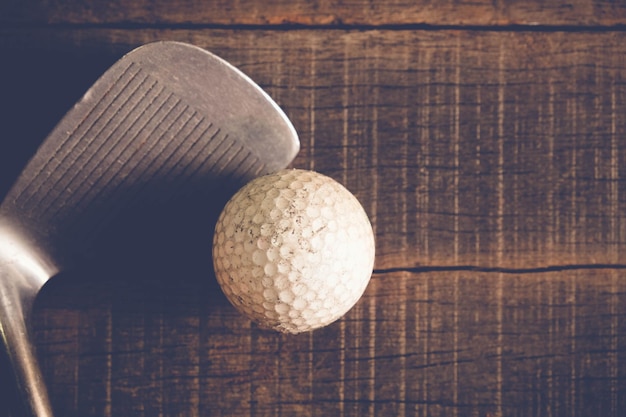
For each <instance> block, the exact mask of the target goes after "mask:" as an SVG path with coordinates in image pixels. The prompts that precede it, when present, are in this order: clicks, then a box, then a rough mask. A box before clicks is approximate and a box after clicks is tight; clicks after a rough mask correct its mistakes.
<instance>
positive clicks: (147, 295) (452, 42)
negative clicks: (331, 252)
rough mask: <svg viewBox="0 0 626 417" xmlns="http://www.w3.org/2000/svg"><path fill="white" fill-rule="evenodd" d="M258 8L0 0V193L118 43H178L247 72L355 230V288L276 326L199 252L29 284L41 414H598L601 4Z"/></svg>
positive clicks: (622, 113) (623, 319)
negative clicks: (370, 260) (359, 214)
mask: <svg viewBox="0 0 626 417" xmlns="http://www.w3.org/2000/svg"><path fill="white" fill-rule="evenodd" d="M266 3H269V2H263V1H255V0H241V1H236V2H231V1H227V0H213V1H207V2H203V1H200V0H177V1H170V2H167V1H156V2H150V1H148V0H142V1H134V2H127V1H122V0H117V1H110V2H96V1H87V0H82V1H81V0H69V1H64V2H61V1H58V2H55V1H42V0H30V1H24V2H18V1H8V2H3V3H2V4H1V5H0V56H1V57H2V58H0V59H1V60H2V64H1V65H0V67H1V68H0V75H1V79H0V86H1V87H0V102H1V103H2V104H1V105H2V108H1V109H0V110H1V111H0V123H1V125H2V126H3V128H2V130H3V136H2V139H1V141H0V147H1V148H0V174H1V175H0V194H4V192H6V190H7V188H8V187H9V186H10V184H11V182H12V181H13V179H14V178H15V176H16V175H17V174H18V173H19V171H20V169H21V166H22V165H23V164H24V162H25V161H26V160H27V158H28V156H29V155H30V154H32V152H33V150H34V149H35V148H36V146H37V145H38V144H39V143H40V142H41V140H42V139H43V138H44V137H45V135H46V133H47V132H48V131H49V130H50V129H51V128H52V126H53V125H54V124H55V122H56V121H57V120H59V118H60V117H62V115H63V113H64V112H65V111H66V110H67V109H68V108H69V107H70V106H71V104H72V103H73V102H74V101H75V100H76V99H77V98H79V97H80V95H81V94H82V93H83V92H84V91H85V89H86V88H87V87H88V86H89V85H90V84H91V83H92V82H93V81H94V80H95V79H96V78H97V77H98V76H99V75H100V73H102V72H103V71H104V70H105V69H106V68H107V67H108V66H109V65H111V64H112V63H113V62H114V61H115V60H116V59H117V58H119V57H120V56H121V55H122V54H123V53H125V52H127V51H129V50H131V49H132V48H134V47H135V46H138V45H140V44H143V43H146V42H149V41H153V40H159V39H170V40H180V41H186V42H190V43H193V44H196V45H199V46H201V47H203V48H206V49H208V50H210V51H212V52H214V53H216V54H218V55H220V56H222V57H223V58H225V59H227V60H228V61H230V62H232V63H233V64H234V65H236V66H238V67H239V68H241V69H242V70H243V71H244V72H246V73H247V74H248V75H250V76H251V77H252V78H253V79H254V80H255V81H257V82H258V83H259V84H260V85H261V86H263V87H264V88H265V89H266V90H267V92H268V93H269V94H270V95H271V96H272V97H273V98H274V99H275V100H276V101H277V102H278V103H279V104H280V105H281V106H282V107H283V109H284V110H285V112H286V113H287V114H288V116H289V117H290V118H291V120H292V121H293V123H294V125H295V126H296V128H297V130H298V132H299V134H300V138H301V141H302V150H301V152H300V154H299V155H298V157H297V159H296V160H295V162H294V164H293V165H294V166H295V167H300V168H310V169H315V170H317V171H320V172H322V173H325V174H327V175H330V176H332V177H334V178H335V179H337V180H339V181H340V182H342V183H343V184H344V185H346V186H347V187H348V188H349V189H350V190H352V191H353V192H354V193H355V194H356V196H357V197H358V198H359V199H360V200H361V202H362V203H363V205H364V207H365V208H366V210H367V212H368V214H369V215H370V217H371V220H372V223H373V226H374V228H375V232H376V237H377V257H376V265H375V271H374V274H373V277H372V280H371V283H370V285H369V287H368V289H367V291H366V293H365V295H364V297H363V298H362V299H361V301H359V303H358V304H357V305H356V306H355V308H354V309H353V310H351V311H350V312H349V314H348V315H347V316H346V317H345V318H344V319H342V320H340V321H339V322H337V323H335V324H333V325H331V326H329V327H327V328H325V329H322V330H318V331H315V332H313V333H310V334H304V335H298V336H287V335H281V334H276V333H271V332H267V331H263V330H260V329H258V328H257V327H256V326H255V325H253V324H251V323H250V322H249V321H248V320H246V319H244V318H243V317H241V316H240V315H239V314H238V313H237V312H236V311H235V310H234V309H233V308H232V307H231V306H230V305H229V304H228V302H227V301H226V299H225V298H224V296H223V295H222V294H221V293H220V292H219V289H218V287H217V285H216V284H215V282H214V277H213V275H212V272H211V267H210V254H209V252H208V250H206V251H204V249H203V248H199V250H198V255H201V256H200V257H201V258H202V261H201V262H198V263H197V264H194V267H193V268H190V267H186V266H185V265H182V266H181V265H178V266H171V267H170V268H165V269H163V270H162V271H161V272H162V273H161V274H154V273H153V271H152V272H151V273H142V270H141V269H137V270H133V271H124V270H123V269H119V270H116V269H115V268H110V267H108V266H107V265H93V266H92V268H91V269H90V270H89V271H82V272H81V273H80V274H79V273H73V274H71V273H68V274H65V275H60V276H58V277H55V278H53V279H52V280H51V281H50V282H49V283H48V285H47V286H46V287H45V288H44V290H43V292H42V293H41V294H40V297H39V299H38V301H37V306H36V311H35V317H34V324H35V329H34V330H35V339H36V342H37V348H38V354H39V358H40V361H41V364H42V367H43V372H44V374H45V378H46V381H47V384H48V386H49V390H50V393H51V399H52V402H53V406H54V408H55V410H56V413H57V416H60V417H63V416H65V417H67V416H77V417H78V416H80V417H86V416H150V417H156V416H256V417H258V416H374V415H376V416H477V417H478V416H480V417H487V416H490V417H496V416H546V417H549V416H555V417H556V416H564V417H565V416H567V417H574V416H606V417H608V416H614V417H617V416H623V415H624V413H626V261H625V259H626V58H625V56H626V33H625V30H624V29H625V27H626V26H625V24H626V2H624V1H616V2H606V1H600V0H573V1H569V2H565V1H560V0H557V1H554V2H543V1H539V0H528V1H524V2H521V1H507V0H498V1H487V0H477V1H474V2H458V1H440V2H430V1H426V0H418V1H415V2H404V1H398V0H390V1H385V2H382V1H381V2H378V3H376V2H367V1H360V0H355V1H352V2H333V1H330V0H319V1H315V2H308V1H289V0H280V1H276V2H271V3H272V4H266ZM210 238H211V237H210V236H207V242H208V241H209V240H210ZM207 245H208V243H207Z"/></svg>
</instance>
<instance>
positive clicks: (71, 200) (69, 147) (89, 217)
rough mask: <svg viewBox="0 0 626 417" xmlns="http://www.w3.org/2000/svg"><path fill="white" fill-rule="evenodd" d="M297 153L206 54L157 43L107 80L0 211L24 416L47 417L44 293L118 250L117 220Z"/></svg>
mask: <svg viewBox="0 0 626 417" xmlns="http://www.w3.org/2000/svg"><path fill="white" fill-rule="evenodd" d="M298 150H299V141H298V137H297V134H296V132H295V130H294V128H293V126H292V124H291V123H290V121H289V120H288V118H287V117H286V116H285V114H284V113H283V112H282V111H281V110H280V108H279V107H278V105H277V104H276V103H275V102H274V101H272V99H271V98H270V97H269V96H268V95H267V94H266V93H265V92H263V91H262V90H261V88H259V87H258V86H257V85H256V84H255V83H254V82H253V81H251V80H250V79H249V78H248V77H247V76H245V75H244V74H243V73H242V72H240V71H239V70H238V69H236V68H235V67H233V66H232V65H230V64H229V63H227V62H225V61H223V60H222V59H220V58H218V57H216V56H215V55H212V54H211V53H209V52H207V51H205V50H204V49H201V48H198V47H195V46H192V45H188V44H183V43H179V42H155V43H151V44H147V45H144V46H141V47H139V48H137V49H135V50H133V51H131V52H130V53H128V54H127V55H125V56H124V57H122V58H121V59H120V60H119V61H118V62H117V63H115V64H114V65H113V66H112V67H111V68H110V69H109V70H108V71H106V72H105V73H104V75H102V77H101V78H100V79H98V81H96V83H95V84H94V85H93V86H92V87H91V88H90V89H89V90H88V91H87V92H86V94H85V95H84V97H83V98H82V99H81V100H80V101H79V102H78V103H77V104H76V105H75V106H74V107H73V108H72V109H71V110H70V111H69V112H68V113H67V114H66V115H65V117H64V118H63V119H62V120H61V121H60V122H59V124H58V125H57V126H56V127H55V128H54V130H53V131H52V132H51V133H50V135H49V136H48V137H47V138H46V140H45V141H44V142H43V143H42V144H41V146H40V147H39V149H38V150H37V152H36V153H35V155H34V156H33V157H32V159H31V160H30V161H29V162H28V164H27V165H26V167H25V169H24V170H23V171H22V173H21V174H20V176H19V178H18V179H17V181H16V182H15V184H14V185H13V187H12V188H11V189H10V190H9V192H8V194H7V195H6V197H5V198H4V200H3V202H2V204H1V205H0V331H1V334H2V341H3V345H4V349H5V350H6V354H7V357H8V359H9V362H10V365H11V367H12V370H13V374H14V375H13V380H14V382H15V384H16V387H17V389H18V391H19V393H20V396H21V397H22V399H23V401H22V405H23V410H20V411H19V415H20V416H25V417H52V415H53V413H52V410H51V406H50V402H49V398H48V394H47V391H46V388H45V384H44V382H43V378H42V374H41V371H40V369H39V367H38V365H37V360H36V355H35V351H34V345H33V343H32V341H31V339H30V336H29V321H30V318H31V310H32V306H33V301H34V299H35V297H36V295H37V293H38V292H39V290H40V289H41V288H42V286H43V285H44V283H46V282H47V281H48V280H49V279H50V278H51V277H53V276H54V275H57V274H58V273H60V272H61V271H64V270H66V269H68V268H72V267H73V266H74V265H75V263H76V262H77V260H79V259H84V258H85V257H88V256H89V255H90V253H92V252H93V251H97V250H98V248H101V247H103V246H104V245H103V244H102V243H101V242H100V238H101V237H102V236H106V239H105V238H103V239H104V240H105V241H106V242H107V244H113V245H114V244H115V243H114V242H115V237H112V236H111V233H110V226H111V225H114V224H116V222H117V221H118V220H117V219H120V218H125V217H126V218H129V216H130V214H129V213H131V214H133V215H137V214H139V216H141V215H142V212H143V211H144V210H146V211H147V210H151V209H153V208H154V207H158V206H160V205H163V206H170V207H171V206H175V205H177V204H188V202H189V201H192V200H193V199H192V198H191V197H193V198H198V199H204V200H203V201H209V202H210V199H211V193H213V192H216V190H219V189H220V188H223V187H229V186H230V187H235V186H236V185H238V184H243V183H244V182H246V181H248V180H250V179H252V178H254V177H256V176H259V175H262V174H265V173H269V172H273V171H276V170H279V169H282V168H285V167H286V166H288V165H289V163H290V162H291V161H292V160H293V158H294V157H295V155H296V153H297V152H298ZM183 211H184V209H183ZM146 218H148V219H160V220H162V219H163V218H162V217H159V216H154V217H150V216H147V217H146ZM174 220H176V219H174ZM153 226H155V225H153ZM157 226H158V225H157ZM155 227H156V226H155ZM115 230H124V229H123V228H122V227H118V229H115ZM107 233H108V234H107ZM124 238H125V237H119V236H118V237H117V239H119V240H123V239H124ZM210 239H211V237H210V236H207V241H209V240H210ZM111 242H113V243H111ZM209 250H210V249H207V251H209ZM207 253H210V252H207Z"/></svg>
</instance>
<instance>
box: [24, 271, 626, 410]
mask: <svg viewBox="0 0 626 417" xmlns="http://www.w3.org/2000/svg"><path fill="white" fill-rule="evenodd" d="M150 283H151V285H152V286H149V285H150ZM214 290H215V288H213V287H212V286H211V285H207V283H206V282H205V281H202V280H198V279H197V277H194V278H191V277H187V278H185V279H182V280H181V279H178V280H176V282H172V280H170V281H167V280H160V281H157V282H155V281H153V280H149V279H148V278H144V279H140V280H139V281H137V280H134V281H133V280H129V281H125V280H123V279H115V280H109V281H107V280H96V279H93V278H91V279H77V278H76V277H59V278H58V279H56V280H53V281H51V282H50V283H49V285H48V286H47V287H46V289H45V291H44V293H43V294H41V296H40V298H39V300H38V305H37V310H36V314H35V322H36V326H35V327H36V335H37V342H38V347H39V353H40V356H41V357H42V363H43V367H44V373H45V377H46V380H47V383H48V386H49V387H50V390H51V394H52V400H53V403H54V407H55V409H56V410H57V413H58V414H59V415H66V416H78V415H92V414H93V415H95V414H97V415H101V416H103V417H109V416H115V415H126V414H128V413H129V410H132V413H133V415H136V416H150V415H156V414H158V415H162V416H164V417H168V416H181V415H185V416H201V415H202V416H204V415H211V416H214V415H215V416H222V415H223V416H232V415H255V416H259V415H272V416H276V415H302V416H313V415H337V416H339V415H342V416H346V417H347V416H363V415H393V416H451V415H457V416H476V415H479V416H528V415H537V416H554V417H560V416H562V417H571V416H591V415H598V416H600V415H601V416H606V417H618V416H621V415H622V413H623V410H624V409H626V367H624V363H625V361H626V349H625V346H626V273H625V272H624V271H623V270H622V271H619V270H585V269H575V270H567V271H561V272H545V273H523V274H508V273H484V272H476V271H453V272H450V271H447V272H427V273H409V272H395V273H386V274H376V275H375V276H374V277H373V279H372V282H371V283H370V286H369V287H368V289H367V291H366V293H365V295H364V297H363V298H362V299H361V301H359V303H358V304H357V306H356V307H355V308H354V309H353V310H351V311H350V312H349V313H348V315H347V316H346V317H345V318H344V319H342V320H340V321H339V322H337V323H335V324H333V325H331V326H330V327H328V328H325V329H321V330H318V331H315V332H313V333H308V334H304V335H298V336H287V335H280V334H277V333H274V332H268V331H263V330H260V329H258V328H256V327H255V326H254V325H252V324H250V323H249V322H248V321H247V320H245V319H243V318H242V317H241V316H239V314H238V313H236V312H235V310H234V309H233V308H232V307H231V306H230V305H229V304H228V303H227V301H226V300H225V298H224V297H223V296H221V295H220V294H218V293H215V292H214ZM107 322H108V323H111V324H110V325H107V324H106V323H107ZM95 361H100V362H101V363H102V366H95V364H94V362H95ZM105 364H106V366H105Z"/></svg>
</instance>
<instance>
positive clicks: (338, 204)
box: [213, 170, 374, 333]
mask: <svg viewBox="0 0 626 417" xmlns="http://www.w3.org/2000/svg"><path fill="white" fill-rule="evenodd" d="M213 264H214V268H215V273H216V277H217V280H218V282H219V284H220V286H221V287H222V290H223V291H224V293H225V294H226V297H227V298H228V299H229V300H230V302H231V303H232V304H233V305H234V306H235V307H236V308H237V309H238V310H240V311H241V312H242V313H244V314H245V315H247V316H248V317H249V318H250V319H252V320H254V321H255V322H257V323H258V324H259V325H261V326H262V327H267V328H272V329H275V330H279V331H282V332H287V333H300V332H303V331H308V330H313V329H316V328H319V327H322V326H326V325H328V324H330V323H332V322H334V321H335V320H337V319H339V318H340V317H342V316H343V315H344V314H345V313H346V312H347V311H348V310H350V308H352V306H354V304H356V302H357V301H358V300H359V298H360V297H361V295H362V294H363V292H364V291H365V288H366V287H367V284H368V282H369V280H370V277H371V275H372V269H373V267H374V233H373V231H372V226H371V224H370V221H369V219H368V217H367V214H366V213H365V210H364V209H363V207H362V206H361V204H360V203H359V201H358V200H357V199H356V197H355V196H354V195H352V193H350V192H349V191H348V190H347V189H346V188H345V187H344V186H342V185H341V184H339V183H338V182H336V181H335V180H333V179H332V178H329V177H327V176H324V175H322V174H319V173H317V172H313V171H305V170H283V171H280V172H277V173H275V174H271V175H267V176H263V177H259V178H256V179H254V180H252V181H251V182H249V183H248V184H246V185H245V186H244V187H243V188H241V189H240V190H239V191H238V192H237V193H236V194H235V195H234V196H233V197H232V198H231V199H230V201H229V202H228V203H227V204H226V206H225V207H224V209H223V211H222V213H221V214H220V217H219V219H218V221H217V225H216V228H215V235H214V238H213Z"/></svg>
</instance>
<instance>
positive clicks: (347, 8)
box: [0, 0, 626, 26]
mask: <svg viewBox="0 0 626 417" xmlns="http://www.w3.org/2000/svg"><path fill="white" fill-rule="evenodd" d="M625 21H626V4H624V3H623V2H619V1H618V2H607V1H603V0H569V1H566V0H557V1H550V2H545V1H540V0H530V1H510V0H497V1H491V0H476V1H472V2H460V1H457V0H443V1H436V2H433V1H428V0H421V1H406V0H393V1H385V2H371V1H365V0H359V1H350V2H343V1H336V0H319V1H315V2H311V1H307V0H300V1H289V0H281V1H272V2H263V1H258V0H240V1H237V2H232V1H229V0H213V1H210V2H207V1H202V0H177V1H151V0H140V1H132V2H128V1H122V0H114V1H108V2H99V3H97V2H88V1H84V0H69V1H67V0H64V1H43V0H29V1H22V2H18V1H9V2H3V3H2V4H0V22H11V23H18V24H19V23H20V22H28V23H34V22H36V23H39V24H42V23H44V24H50V23H54V24H139V25H146V24H148V25H180V24H182V25H189V24H191V25H285V24H287V25H292V24H296V25H316V26H317V25H319V26H344V25H357V26H358V25H366V26H380V25H415V24H417V25H421V24H425V25H454V26H456V25H460V26H465V25H473V26H507V25H532V26H536V25H547V26H551V25H560V26H563V25H568V26H569V25H573V26H613V25H623V24H624V23H625Z"/></svg>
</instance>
